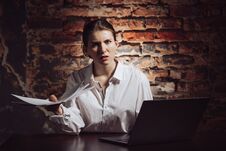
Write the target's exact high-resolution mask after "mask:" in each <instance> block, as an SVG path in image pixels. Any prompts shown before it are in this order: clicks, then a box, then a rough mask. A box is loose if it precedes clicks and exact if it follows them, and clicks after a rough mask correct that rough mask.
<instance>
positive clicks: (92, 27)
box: [82, 19, 116, 47]
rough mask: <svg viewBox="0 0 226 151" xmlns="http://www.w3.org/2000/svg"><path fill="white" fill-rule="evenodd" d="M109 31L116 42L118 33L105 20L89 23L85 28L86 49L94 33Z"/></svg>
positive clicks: (83, 39) (83, 37)
mask: <svg viewBox="0 0 226 151" xmlns="http://www.w3.org/2000/svg"><path fill="white" fill-rule="evenodd" d="M97 30H109V31H111V32H112V34H113V37H114V40H116V33H115V30H114V28H113V26H112V25H111V24H110V23H109V22H108V21H107V20H105V19H97V20H93V21H90V22H88V23H87V24H85V26H84V28H83V35H82V41H83V44H84V46H85V47H87V45H88V41H89V36H90V34H91V33H92V32H93V31H97Z"/></svg>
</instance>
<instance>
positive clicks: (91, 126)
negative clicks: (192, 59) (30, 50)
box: [49, 62, 153, 134]
mask: <svg viewBox="0 0 226 151" xmlns="http://www.w3.org/2000/svg"><path fill="white" fill-rule="evenodd" d="M82 82H84V85H85V84H90V85H92V86H94V87H93V88H92V89H91V90H88V91H86V92H84V93H83V94H81V95H80V96H79V97H77V98H73V99H72V100H70V101H68V102H67V103H65V104H64V105H61V107H62V109H63V115H52V116H50V117H49V119H50V121H52V122H54V124H56V125H57V130H60V131H61V132H67V133H76V134H78V133H79V132H80V131H81V130H82V131H86V132H124V133H127V132H129V131H130V130H131V128H132V127H133V125H134V122H135V119H136V117H137V114H138V113H139V110H140V107H141V105H142V102H143V100H152V99H153V97H152V93H151V90H150V85H149V81H148V80H147V78H146V76H145V75H144V74H143V73H142V72H141V71H140V70H138V69H137V68H135V67H134V66H132V65H124V64H122V63H120V62H118V63H117V67H116V70H115V72H114V74H113V76H112V77H111V79H110V80H109V85H108V87H107V88H106V90H105V93H104V92H103V91H102V89H101V87H100V84H99V82H98V81H95V80H94V76H93V65H92V64H91V65H89V66H87V67H85V68H83V69H81V70H78V71H75V72H74V73H72V75H71V76H70V77H69V79H68V82H67V87H66V91H65V93H64V95H63V96H62V97H67V96H68V95H70V94H72V93H73V92H72V91H73V90H75V88H76V87H79V85H80V84H81V83H82Z"/></svg>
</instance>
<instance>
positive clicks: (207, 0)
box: [200, 0, 226, 5]
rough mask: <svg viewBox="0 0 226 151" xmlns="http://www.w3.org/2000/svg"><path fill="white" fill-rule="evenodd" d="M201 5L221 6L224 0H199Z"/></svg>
mask: <svg viewBox="0 0 226 151" xmlns="http://www.w3.org/2000/svg"><path fill="white" fill-rule="evenodd" d="M200 2H201V3H203V4H213V5H222V4H226V1H224V0H214V1H213V0H200Z"/></svg>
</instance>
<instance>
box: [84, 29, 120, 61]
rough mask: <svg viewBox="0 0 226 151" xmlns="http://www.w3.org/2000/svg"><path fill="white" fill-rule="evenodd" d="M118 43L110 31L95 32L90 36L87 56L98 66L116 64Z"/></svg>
mask: <svg viewBox="0 0 226 151" xmlns="http://www.w3.org/2000/svg"><path fill="white" fill-rule="evenodd" d="M117 47H118V43H117V42H116V41H115V40H114V36H113V33H112V32H111V31H109V30H98V31H94V32H92V33H91V34H90V36H89V41H88V45H87V49H86V54H87V55H88V56H89V57H91V58H92V59H93V61H94V63H96V64H100V65H108V64H111V63H114V59H115V53H116V49H117Z"/></svg>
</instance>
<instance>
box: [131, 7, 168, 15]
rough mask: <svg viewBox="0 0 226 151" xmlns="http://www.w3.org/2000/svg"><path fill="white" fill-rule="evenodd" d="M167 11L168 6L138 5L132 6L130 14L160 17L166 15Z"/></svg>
mask: <svg viewBox="0 0 226 151" xmlns="http://www.w3.org/2000/svg"><path fill="white" fill-rule="evenodd" d="M168 13H169V11H168V8H164V7H160V6H154V5H153V6H150V5H148V6H146V7H143V6H140V7H137V8H134V10H133V11H132V16H135V17H144V16H145V17H160V16H161V17H162V16H167V15H168Z"/></svg>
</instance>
